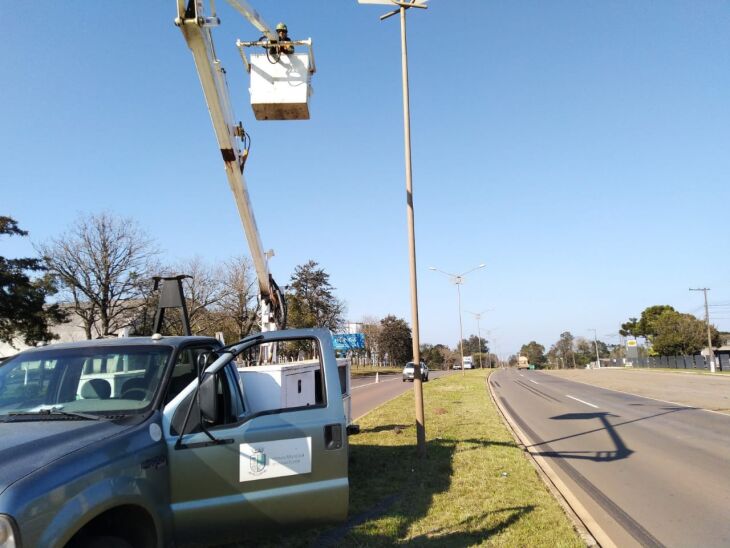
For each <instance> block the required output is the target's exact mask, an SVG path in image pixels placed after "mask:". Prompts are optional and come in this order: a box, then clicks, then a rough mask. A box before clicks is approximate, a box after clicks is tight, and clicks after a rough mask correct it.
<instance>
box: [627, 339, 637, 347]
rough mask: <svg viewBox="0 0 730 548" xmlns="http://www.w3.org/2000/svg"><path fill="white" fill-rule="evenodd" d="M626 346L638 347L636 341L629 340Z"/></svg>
mask: <svg viewBox="0 0 730 548" xmlns="http://www.w3.org/2000/svg"><path fill="white" fill-rule="evenodd" d="M626 346H636V339H629V340H628V341H626Z"/></svg>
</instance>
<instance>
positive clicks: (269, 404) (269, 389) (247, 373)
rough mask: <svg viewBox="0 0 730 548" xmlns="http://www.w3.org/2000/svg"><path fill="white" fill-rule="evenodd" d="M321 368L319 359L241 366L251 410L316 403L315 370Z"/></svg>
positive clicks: (239, 369) (258, 410) (239, 370)
mask: <svg viewBox="0 0 730 548" xmlns="http://www.w3.org/2000/svg"><path fill="white" fill-rule="evenodd" d="M319 368H320V364H319V360H305V361H300V362H293V363H284V364H276V365H258V366H255V367H240V368H238V374H239V375H240V377H241V382H242V383H243V390H244V393H245V394H246V400H247V402H248V405H249V408H250V409H249V411H250V412H251V413H258V412H260V411H267V410H269V409H283V408H287V407H303V406H307V405H314V404H315V403H316V395H315V385H314V372H315V371H317V370H319Z"/></svg>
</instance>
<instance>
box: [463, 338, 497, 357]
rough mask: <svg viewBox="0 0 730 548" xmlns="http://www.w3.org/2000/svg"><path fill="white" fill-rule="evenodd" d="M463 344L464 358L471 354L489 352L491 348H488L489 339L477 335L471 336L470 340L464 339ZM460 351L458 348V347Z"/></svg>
mask: <svg viewBox="0 0 730 548" xmlns="http://www.w3.org/2000/svg"><path fill="white" fill-rule="evenodd" d="M462 344H463V345H464V356H469V355H471V354H479V353H482V354H483V353H486V352H489V347H488V346H487V339H485V338H484V337H477V336H476V335H471V336H470V337H469V338H468V339H463V340H462ZM457 350H458V346H457Z"/></svg>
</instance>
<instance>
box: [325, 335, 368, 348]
mask: <svg viewBox="0 0 730 548" xmlns="http://www.w3.org/2000/svg"><path fill="white" fill-rule="evenodd" d="M332 345H333V346H334V347H335V350H342V351H347V350H357V349H358V348H365V335H364V334H363V333H338V334H335V335H332Z"/></svg>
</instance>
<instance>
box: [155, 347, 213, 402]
mask: <svg viewBox="0 0 730 548" xmlns="http://www.w3.org/2000/svg"><path fill="white" fill-rule="evenodd" d="M211 350H213V349H212V348H211V347H210V346H208V345H206V346H193V347H188V348H184V349H182V350H181V351H180V352H179V354H178V355H177V359H176V360H175V367H174V368H173V369H172V376H171V377H170V382H169V383H168V385H167V395H166V396H165V404H168V403H169V402H171V401H172V400H173V399H174V398H175V396H177V395H178V394H179V393H180V391H181V390H182V389H183V388H185V387H186V386H187V385H189V384H190V383H191V382H193V381H194V380H195V377H196V375H197V374H198V372H197V366H196V364H197V363H198V356H199V355H200V354H202V353H203V352H210V351H211Z"/></svg>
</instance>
